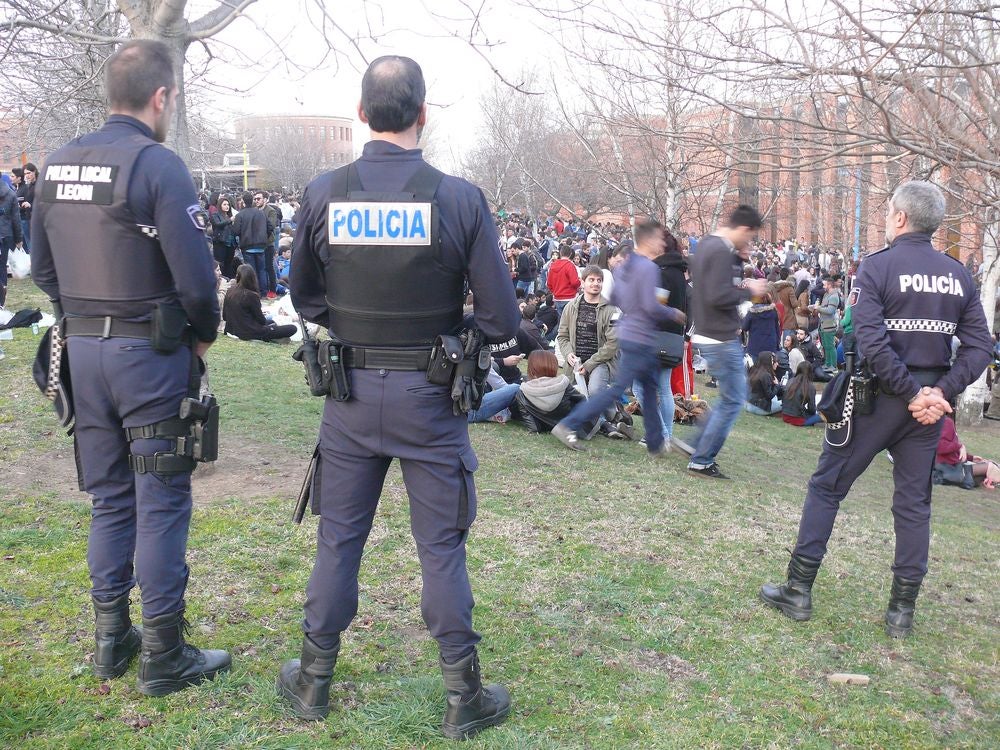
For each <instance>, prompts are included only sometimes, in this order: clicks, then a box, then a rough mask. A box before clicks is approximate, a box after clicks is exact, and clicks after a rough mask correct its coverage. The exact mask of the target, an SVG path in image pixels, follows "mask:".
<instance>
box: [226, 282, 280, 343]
mask: <svg viewBox="0 0 1000 750" xmlns="http://www.w3.org/2000/svg"><path fill="white" fill-rule="evenodd" d="M222 318H223V320H225V321H226V333H228V334H230V335H232V336H236V337H237V338H239V339H242V340H244V341H255V340H256V341H274V340H275V339H285V338H288V337H289V336H292V335H293V334H294V333H295V332H296V330H298V329H297V328H296V327H295V326H294V325H284V326H279V325H277V324H275V323H270V322H268V320H267V318H265V317H264V311H263V310H262V309H261V307H260V287H259V286H257V274H256V272H255V271H254V270H253V268H251V267H250V266H248V265H246V264H245V263H244V264H243V265H241V266H240V267H239V268H237V269H236V281H235V282H234V283H233V285H232V286H231V287H229V291H228V292H226V298H225V300H223V302H222Z"/></svg>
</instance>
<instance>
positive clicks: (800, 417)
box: [781, 361, 820, 427]
mask: <svg viewBox="0 0 1000 750" xmlns="http://www.w3.org/2000/svg"><path fill="white" fill-rule="evenodd" d="M812 381H813V366H812V365H811V364H810V363H809V362H807V361H803V362H800V363H799V369H797V370H796V371H795V376H794V377H793V378H792V379H791V380H789V381H788V384H787V385H786V386H785V399H784V400H783V401H782V402H781V418H782V419H783V420H785V422H787V423H788V424H790V425H794V426H795V427H809V426H811V425H814V424H816V423H817V422H819V421H820V416H819V414H817V413H816V386H814V385H813V382H812Z"/></svg>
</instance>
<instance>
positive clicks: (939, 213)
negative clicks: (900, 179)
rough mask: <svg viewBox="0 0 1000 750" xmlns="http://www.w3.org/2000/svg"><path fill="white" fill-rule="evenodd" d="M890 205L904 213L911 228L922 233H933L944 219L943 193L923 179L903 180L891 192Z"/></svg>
mask: <svg viewBox="0 0 1000 750" xmlns="http://www.w3.org/2000/svg"><path fill="white" fill-rule="evenodd" d="M891 202H892V207H893V208H894V209H896V210H897V211H902V212H903V213H904V214H906V219H907V221H908V223H909V225H910V227H911V228H913V229H914V230H915V231H917V232H923V233H924V234H934V232H936V231H937V228H938V227H939V226H941V221H942V220H943V219H944V211H945V204H944V193H942V192H941V188H939V187H938V186H937V185H935V184H934V183H931V182H927V181H925V180H911V181H910V182H904V183H903V184H902V185H900V186H899V187H898V188H896V191H895V192H894V193H893V194H892V199H891Z"/></svg>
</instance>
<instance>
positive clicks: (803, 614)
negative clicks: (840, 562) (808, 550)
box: [760, 555, 822, 621]
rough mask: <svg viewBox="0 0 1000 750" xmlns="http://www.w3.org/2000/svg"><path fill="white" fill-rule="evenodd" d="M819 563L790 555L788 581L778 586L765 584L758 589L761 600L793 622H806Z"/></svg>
mask: <svg viewBox="0 0 1000 750" xmlns="http://www.w3.org/2000/svg"><path fill="white" fill-rule="evenodd" d="M821 563H822V560H812V559H810V558H808V557H802V556H801V555H792V559H791V560H789V561H788V580H787V581H785V582H784V583H782V584H778V585H775V584H773V583H765V584H764V585H763V586H761V587H760V598H761V600H763V602H764V604H766V605H768V606H769V607H774V608H775V609H780V610H781V613H782V614H783V615H785V616H786V617H791V618H792V619H793V620H799V621H802V620H808V619H809V618H810V617H812V586H813V581H815V580H816V573H817V572H818V571H819V566H820V564H821Z"/></svg>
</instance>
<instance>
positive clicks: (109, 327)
mask: <svg viewBox="0 0 1000 750" xmlns="http://www.w3.org/2000/svg"><path fill="white" fill-rule="evenodd" d="M152 332H153V327H152V325H151V324H150V323H148V322H146V323H135V322H132V321H129V320H119V319H118V318H112V317H111V316H105V317H103V318H74V317H66V318H64V319H63V336H67V337H69V336H98V337H100V338H102V339H108V338H112V337H115V336H118V337H121V338H126V339H148V338H150V337H151V336H152Z"/></svg>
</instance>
